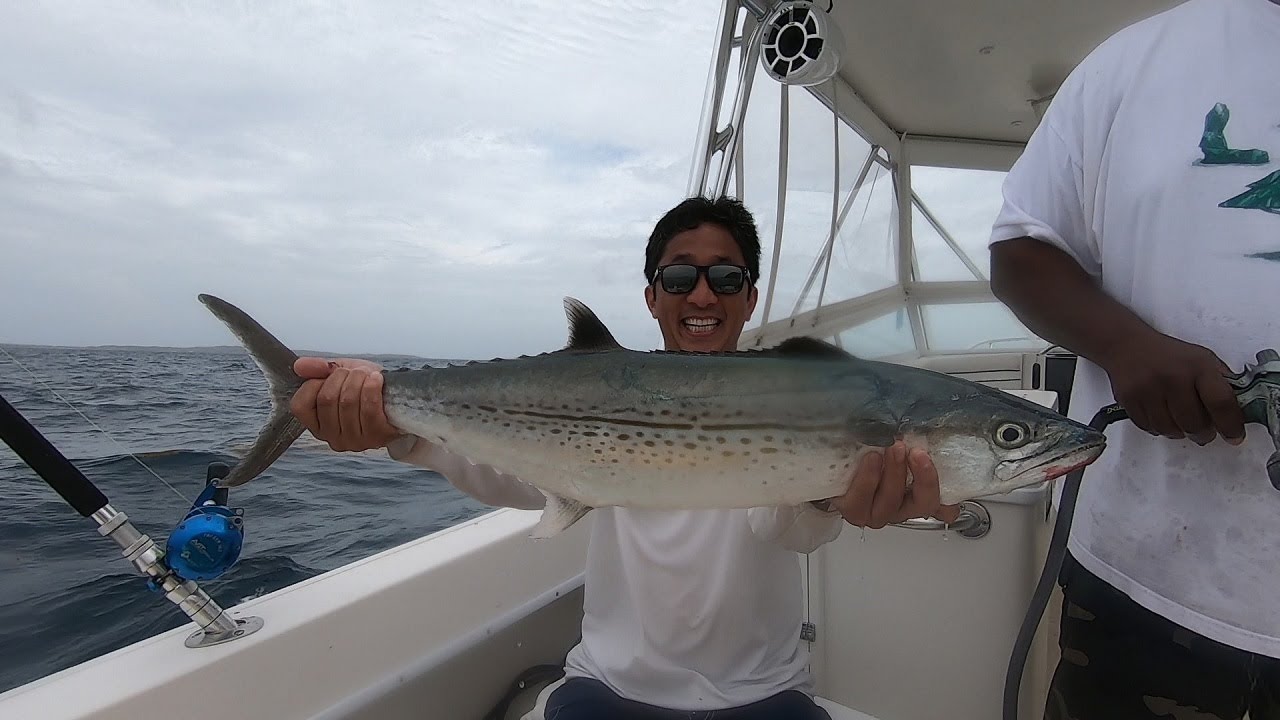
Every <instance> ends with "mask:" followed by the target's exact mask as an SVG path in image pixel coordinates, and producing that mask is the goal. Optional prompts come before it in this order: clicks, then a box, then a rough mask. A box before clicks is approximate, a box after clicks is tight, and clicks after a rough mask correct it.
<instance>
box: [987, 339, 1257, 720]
mask: <svg viewBox="0 0 1280 720" xmlns="http://www.w3.org/2000/svg"><path fill="white" fill-rule="evenodd" d="M1256 357H1257V360H1258V362H1257V364H1256V365H1247V364H1246V365H1245V368H1244V370H1243V371H1241V372H1240V373H1238V374H1236V375H1231V376H1228V377H1227V382H1229V383H1230V384H1231V386H1232V388H1233V389H1234V391H1235V395H1236V400H1237V401H1238V402H1239V403H1240V409H1241V410H1242V411H1243V412H1244V419H1245V422H1246V423H1253V424H1258V425H1263V426H1265V427H1266V428H1267V430H1268V431H1269V432H1270V434H1271V439H1272V441H1273V442H1274V443H1275V448H1276V449H1275V452H1273V453H1271V457H1270V458H1268V459H1267V478H1268V479H1269V480H1270V481H1271V485H1272V487H1274V488H1275V489H1276V490H1280V353H1277V352H1276V351H1275V350H1262V351H1260V352H1258V353H1257V356H1256ZM1128 417H1129V414H1128V413H1127V412H1125V410H1124V408H1123V407H1121V406H1120V405H1119V404H1118V403H1116V404H1112V405H1107V406H1106V407H1103V408H1102V409H1100V410H1098V412H1097V414H1095V415H1094V416H1093V420H1091V421H1090V422H1089V425H1090V426H1091V427H1092V428H1093V429H1095V430H1097V431H1099V432H1102V431H1103V430H1104V429H1106V427H1107V426H1109V425H1111V424H1112V423H1114V422H1118V421H1120V420H1125V419H1128ZM1084 471H1085V468H1078V469H1076V470H1073V471H1071V472H1070V473H1068V474H1067V477H1066V480H1065V481H1064V482H1063V485H1062V497H1061V499H1060V501H1059V503H1058V516H1057V519H1056V520H1055V521H1054V524H1053V534H1052V536H1051V537H1050V539H1049V551H1048V554H1047V555H1046V557H1045V561H1044V569H1043V570H1042V571H1041V572H1040V580H1039V582H1037V583H1036V589H1035V592H1034V593H1033V594H1032V596H1031V603H1030V605H1029V606H1028V607H1027V614H1026V616H1025V617H1024V618H1023V620H1022V627H1020V628H1019V629H1018V639H1017V640H1016V641H1015V642H1014V645H1013V654H1012V655H1011V656H1010V658H1009V667H1008V669H1007V671H1006V673H1005V681H1004V715H1003V720H1017V719H1018V695H1019V693H1020V691H1021V688H1022V672H1023V670H1024V669H1025V668H1026V664H1027V656H1028V655H1030V654H1031V643H1032V640H1033V639H1034V636H1035V633H1036V629H1037V628H1038V627H1039V625H1040V620H1041V618H1043V617H1044V611H1045V609H1046V608H1047V607H1048V605H1049V595H1050V594H1051V593H1052V592H1053V585H1054V583H1055V582H1056V581H1057V579H1058V574H1059V573H1060V572H1061V571H1062V562H1063V560H1064V559H1065V558H1066V555H1067V536H1068V535H1069V534H1070V532H1071V520H1072V517H1073V515H1074V514H1075V507H1076V497H1077V496H1078V495H1079V493H1080V483H1081V481H1082V480H1083V478H1084Z"/></svg>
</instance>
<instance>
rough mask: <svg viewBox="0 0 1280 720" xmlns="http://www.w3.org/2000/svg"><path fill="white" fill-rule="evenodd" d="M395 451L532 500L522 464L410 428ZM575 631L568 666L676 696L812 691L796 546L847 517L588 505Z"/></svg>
mask: <svg viewBox="0 0 1280 720" xmlns="http://www.w3.org/2000/svg"><path fill="white" fill-rule="evenodd" d="M388 450H389V452H390V454H391V457H393V458H395V459H396V460H400V461H402V462H407V463H412V464H414V465H418V466H420V467H424V468H428V469H431V470H434V471H436V472H438V473H440V474H441V475H443V476H444V477H445V478H447V479H448V480H449V482H450V483H451V484H453V485H454V486H455V487H457V488H458V489H459V490H461V491H462V492H465V493H467V494H468V495H470V496H472V497H474V498H476V499H477V500H480V501H481V502H484V503H487V504H490V505H496V506H503V507H513V508H521V509H528V510H534V509H539V508H541V507H542V506H543V504H544V502H545V497H544V496H543V495H542V493H541V492H540V491H539V490H538V489H537V488H535V487H533V486H532V485H529V484H527V483H524V482H522V481H521V480H520V479H519V478H516V477H513V476H510V475H504V474H501V473H498V472H497V471H495V470H494V469H493V468H492V467H489V466H487V465H475V464H472V463H471V462H470V461H469V460H468V459H467V458H464V457H461V456H459V455H456V454H453V453H450V452H448V451H446V450H444V449H442V448H440V447H439V446H438V445H434V444H432V443H429V442H427V441H426V440H423V439H422V438H418V437H415V436H405V437H402V438H400V439H398V440H396V441H394V442H393V443H391V445H389V446H388ZM592 516H593V518H594V519H593V521H592V522H593V525H592V530H591V537H590V541H589V545H588V549H587V568H586V587H585V591H586V598H585V601H584V606H585V607H584V610H585V616H584V617H583V621H582V640H581V642H580V643H579V644H578V645H577V646H575V647H574V648H573V650H572V651H570V653H569V656H568V658H567V660H566V663H565V673H566V676H567V677H590V678H595V679H597V680H599V681H601V682H603V683H604V684H605V685H607V686H608V687H609V688H610V689H612V690H613V691H614V692H616V693H618V694H619V695H621V696H622V697H625V698H630V699H633V700H637V701H639V702H645V703H649V704H653V705H658V706H661V707H666V708H672V709H679V710H710V709H718V708H726V707H734V706H738V705H744V704H747V703H750V702H755V701H757V700H761V699H763V698H766V697H769V696H772V695H774V694H777V693H779V692H782V691H785V690H789V689H798V690H801V691H803V692H807V693H811V692H812V690H811V679H810V677H809V673H808V671H807V669H806V668H807V665H808V662H809V657H808V655H809V653H808V648H807V646H806V645H805V644H804V643H803V642H802V641H801V639H800V631H801V625H802V624H803V622H804V619H805V618H804V603H803V594H802V587H801V582H802V578H801V573H800V557H799V555H797V553H809V552H812V551H813V550H816V549H817V548H818V547H820V546H821V545H823V544H824V543H827V542H830V541H832V540H834V539H835V538H836V537H838V536H839V534H840V531H841V529H842V528H843V527H844V519H843V518H842V517H841V516H840V514H839V513H838V512H824V511H822V510H819V509H818V508H816V507H814V506H812V505H810V504H804V505H802V506H797V507H767V508H752V509H750V510H699V511H654V510H634V509H627V508H617V507H606V508H597V509H595V510H593V511H592Z"/></svg>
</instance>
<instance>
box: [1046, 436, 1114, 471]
mask: <svg viewBox="0 0 1280 720" xmlns="http://www.w3.org/2000/svg"><path fill="white" fill-rule="evenodd" d="M1106 449H1107V441H1106V440H1105V439H1103V440H1098V441H1095V442H1091V443H1089V444H1087V445H1082V446H1080V447H1078V448H1076V449H1075V450H1072V451H1070V452H1068V453H1065V454H1062V455H1059V456H1057V457H1055V458H1052V459H1050V460H1048V461H1046V462H1042V463H1039V464H1037V465H1035V466H1033V467H1031V468H1030V469H1029V470H1028V471H1027V472H1028V473H1031V472H1039V473H1040V479H1041V480H1053V479H1055V478H1060V477H1062V476H1063V475H1066V474H1068V473H1070V472H1073V471H1075V470H1079V469H1080V468H1082V467H1085V466H1087V465H1091V464H1092V463H1093V461H1094V460H1097V459H1098V458H1099V457H1101V455H1102V451H1103V450H1106Z"/></svg>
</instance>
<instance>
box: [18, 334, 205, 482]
mask: <svg viewBox="0 0 1280 720" xmlns="http://www.w3.org/2000/svg"><path fill="white" fill-rule="evenodd" d="M0 352H2V353H4V354H5V356H6V357H8V358H9V359H10V360H12V361H13V364H14V365H17V366H18V367H20V368H22V369H23V370H24V371H26V373H27V374H28V375H30V376H31V379H33V380H35V381H36V382H37V383H40V384H41V385H42V386H44V388H45V389H46V390H48V391H49V392H50V393H53V396H54V397H56V398H58V399H59V400H61V401H62V402H63V403H64V404H65V405H66V406H67V407H69V408H71V411H72V412H74V413H75V414H77V415H79V416H80V417H81V418H83V419H84V421H85V422H87V423H89V424H90V425H91V426H93V429H94V430H97V431H98V432H100V433H102V434H103V436H105V437H106V438H107V439H108V440H110V441H111V443H112V444H113V445H115V446H116V448H117V449H118V450H119V451H120V453H121V454H123V455H127V456H129V457H130V458H133V461H134V462H136V463H138V465H140V466H142V469H143V470H146V471H147V472H149V473H151V475H152V476H153V477H155V479H157V480H159V481H160V482H162V483H164V486H165V487H167V488H169V489H170V490H172V491H173V492H174V494H176V495H177V496H178V497H180V498H182V500H183V501H184V502H186V503H187V504H188V505H190V504H191V502H192V500H191V498H189V497H187V496H186V495H184V494H182V491H180V490H178V488H176V487H174V486H173V485H171V484H170V483H169V481H168V480H165V479H164V478H162V477H160V474H159V473H157V472H156V471H155V470H152V469H151V467H150V466H148V465H147V464H146V463H144V462H142V459H141V458H139V457H138V456H137V455H134V454H133V453H131V452H129V451H128V450H126V449H125V447H124V445H122V444H121V443H120V442H119V441H118V440H116V439H115V438H114V437H112V436H111V433H109V432H107V431H106V430H103V429H102V428H101V427H99V426H98V424H97V423H95V422H94V421H93V420H92V419H90V418H89V416H88V415H85V414H84V413H82V412H80V409H79V408H77V407H76V406H75V405H73V404H71V401H70V400H67V399H66V398H64V397H62V395H60V394H58V391H57V390H54V389H53V388H52V387H51V386H50V385H49V384H48V383H46V382H45V381H44V380H41V379H40V376H39V375H36V374H35V373H34V372H32V371H31V368H29V367H27V366H26V365H23V364H22V361H21V360H19V359H18V358H16V357H14V356H13V354H12V353H10V352H9V351H8V350H6V349H5V348H4V347H3V346H0Z"/></svg>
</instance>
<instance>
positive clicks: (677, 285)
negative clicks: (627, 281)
mask: <svg viewBox="0 0 1280 720" xmlns="http://www.w3.org/2000/svg"><path fill="white" fill-rule="evenodd" d="M700 275H706V276H707V285H708V286H710V287H711V291H712V292H714V293H715V294H717V295H734V294H737V293H739V292H742V288H743V287H745V286H746V284H747V282H748V281H749V280H750V279H751V272H750V271H749V270H748V269H747V268H745V267H743V266H742V265H730V264H727V263H718V264H716V265H690V264H686V263H677V264H674V265H663V266H662V267H660V268H658V270H657V272H655V273H654V274H653V282H657V283H661V284H662V289H663V290H665V291H667V292H669V293H671V294H673V295H684V294H685V293H690V292H693V289H694V288H695V287H697V285H698V276H700Z"/></svg>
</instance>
